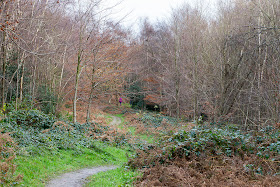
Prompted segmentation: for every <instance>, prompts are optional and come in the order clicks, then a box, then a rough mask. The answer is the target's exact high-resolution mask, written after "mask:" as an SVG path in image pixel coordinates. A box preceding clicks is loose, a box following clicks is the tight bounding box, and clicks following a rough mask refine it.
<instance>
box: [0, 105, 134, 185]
mask: <svg viewBox="0 0 280 187" xmlns="http://www.w3.org/2000/svg"><path fill="white" fill-rule="evenodd" d="M0 129H2V133H1V135H2V134H3V136H5V137H8V135H9V137H12V138H13V140H14V141H15V142H16V145H13V146H14V147H15V148H14V150H16V151H14V152H13V155H12V157H7V159H6V160H4V163H8V161H9V160H13V159H14V158H15V154H17V158H16V165H18V167H17V170H16V173H17V174H22V175H23V183H22V184H21V185H26V186H43V185H44V182H46V180H47V179H49V178H50V177H53V176H54V175H57V174H59V173H63V172H66V171H70V170H71V169H73V170H76V169H79V168H81V167H86V166H96V165H104V164H105V165H106V164H117V165H119V164H122V163H124V162H126V161H127V156H128V155H130V154H131V152H132V150H131V149H132V148H131V147H132V146H129V143H128V141H127V138H126V136H125V135H123V134H121V133H120V132H117V131H115V130H114V129H111V128H110V127H109V126H107V125H103V124H99V123H85V124H79V123H71V122H67V121H56V119H55V117H54V116H52V115H46V114H44V113H42V112H40V111H38V110H30V109H22V110H18V111H11V112H10V113H8V114H7V115H6V118H4V119H2V120H1V121H0ZM109 135H110V136H109ZM101 141H102V142H101ZM11 143H12V139H7V144H5V145H4V147H5V148H6V149H8V148H9V145H10V144H11ZM8 144H9V145H8ZM129 147H130V148H129ZM1 153H2V152H1ZM5 154H6V155H8V152H7V151H6V152H5ZM9 154H10V153H9ZM14 166H15V164H14V163H9V175H11V177H10V178H9V180H11V181H12V182H16V180H14V179H16V178H14V179H13V178H12V175H14V172H15V167H14ZM2 168H3V167H2ZM2 171H3V169H2ZM2 173H3V172H2ZM7 173H8V172H6V171H5V173H4V174H6V175H5V176H4V177H5V180H6V179H7V180H6V181H4V182H5V183H6V184H8V183H10V182H9V181H8V177H6V176H7ZM2 178H3V177H2ZM12 179H13V180H12ZM1 182H2V179H1Z"/></svg>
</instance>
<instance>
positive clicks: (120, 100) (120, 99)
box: [119, 97, 122, 105]
mask: <svg viewBox="0 0 280 187" xmlns="http://www.w3.org/2000/svg"><path fill="white" fill-rule="evenodd" d="M119 102H120V105H122V98H121V97H120V98H119Z"/></svg>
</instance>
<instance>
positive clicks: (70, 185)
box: [46, 116, 122, 187]
mask: <svg viewBox="0 0 280 187" xmlns="http://www.w3.org/2000/svg"><path fill="white" fill-rule="evenodd" d="M112 118H113V121H112V122H111V123H110V125H118V124H120V123H121V122H122V120H121V118H119V117H116V116H112ZM116 168H117V166H99V167H93V168H85V169H81V170H78V171H74V172H71V173H65V174H63V175H61V176H60V177H58V178H56V179H53V180H51V181H50V182H49V183H48V184H47V185H46V187H82V186H83V184H84V183H85V179H86V178H87V177H89V176H91V175H94V174H96V173H98V172H102V171H108V170H112V169H116Z"/></svg>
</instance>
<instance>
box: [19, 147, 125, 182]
mask: <svg viewBox="0 0 280 187" xmlns="http://www.w3.org/2000/svg"><path fill="white" fill-rule="evenodd" d="M95 146H96V147H93V148H91V149H89V148H81V149H80V151H79V152H77V151H72V150H60V151H58V152H55V153H51V152H44V154H42V155H37V156H18V157H17V158H16V160H15V163H16V165H17V166H18V167H17V171H16V173H17V174H22V175H23V182H22V183H21V186H28V187H32V186H34V187H35V186H36V187H37V186H45V184H46V182H47V181H48V180H50V179H51V178H54V177H55V176H57V175H59V174H62V173H66V172H70V171H74V170H78V169H81V168H85V167H90V166H99V165H121V164H123V163H125V162H127V157H126V154H127V153H128V151H126V150H123V149H119V148H115V147H110V146H107V145H105V144H103V143H100V142H96V143H95Z"/></svg>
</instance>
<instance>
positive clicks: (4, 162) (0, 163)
mask: <svg viewBox="0 0 280 187" xmlns="http://www.w3.org/2000/svg"><path fill="white" fill-rule="evenodd" d="M14 147H15V143H14V141H13V140H12V138H11V137H10V135H9V134H8V133H2V131H0V184H3V185H4V186H6V185H7V186H9V185H10V184H13V183H15V182H18V181H20V180H21V179H22V176H21V175H18V176H15V170H16V165H14V163H13V161H14V159H15V156H16V155H15V151H14Z"/></svg>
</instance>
